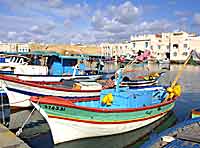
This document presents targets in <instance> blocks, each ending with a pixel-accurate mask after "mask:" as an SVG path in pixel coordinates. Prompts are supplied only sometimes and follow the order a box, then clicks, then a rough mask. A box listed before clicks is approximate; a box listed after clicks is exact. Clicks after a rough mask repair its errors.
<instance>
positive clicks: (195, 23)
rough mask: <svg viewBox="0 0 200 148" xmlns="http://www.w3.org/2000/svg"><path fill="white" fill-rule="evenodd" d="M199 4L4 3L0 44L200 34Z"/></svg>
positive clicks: (0, 4) (188, 0) (195, 0)
mask: <svg viewBox="0 0 200 148" xmlns="http://www.w3.org/2000/svg"><path fill="white" fill-rule="evenodd" d="M199 6H200V1H199V0H184V1H183V0H129V1H126V0H0V20H1V23H0V41H3V42H8V41H12V42H14V41H16V42H29V41H34V42H45V43H101V42H108V41H109V42H121V41H124V40H129V38H130V35H134V34H145V33H159V32H169V31H170V32H171V31H177V30H183V31H188V32H196V33H199V31H200V7H199Z"/></svg>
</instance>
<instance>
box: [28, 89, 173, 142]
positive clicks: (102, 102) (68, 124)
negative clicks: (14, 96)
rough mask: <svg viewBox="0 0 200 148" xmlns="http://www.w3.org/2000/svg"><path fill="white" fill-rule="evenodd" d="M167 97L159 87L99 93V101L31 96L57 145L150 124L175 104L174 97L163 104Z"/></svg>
mask: <svg viewBox="0 0 200 148" xmlns="http://www.w3.org/2000/svg"><path fill="white" fill-rule="evenodd" d="M166 95H167V92H166V89H165V88H164V87H161V86H151V87H147V88H142V89H141V88H138V89H129V88H127V87H125V88H119V89H106V90H102V91H101V97H100V98H99V97H93V98H82V99H80V98H79V99H78V98H77V99H73V100H69V99H68V100H65V99H63V98H58V97H53V96H46V97H31V102H32V103H33V105H34V106H35V107H36V108H37V109H38V111H39V112H40V113H41V114H42V115H43V116H44V117H45V118H46V120H47V122H48V123H49V126H50V129H51V132H52V135H53V139H54V143H55V144H57V143H62V142H65V141H70V140H75V139H80V138H86V137H97V136H105V135H113V134H119V133H124V132H128V131H131V130H135V129H138V128H141V127H144V126H146V125H148V124H150V123H153V122H154V121H157V120H158V119H160V118H161V117H163V116H164V115H166V114H167V113H168V112H169V111H170V110H172V108H173V107H174V105H175V100H176V97H174V98H173V99H170V100H167V101H164V102H163V100H164V99H165V97H166ZM63 133H64V134H63Z"/></svg>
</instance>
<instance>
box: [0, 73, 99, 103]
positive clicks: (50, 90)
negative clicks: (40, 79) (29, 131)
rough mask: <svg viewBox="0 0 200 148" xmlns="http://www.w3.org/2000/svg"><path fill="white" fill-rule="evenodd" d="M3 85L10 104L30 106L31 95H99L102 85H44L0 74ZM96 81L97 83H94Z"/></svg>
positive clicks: (77, 96) (69, 96)
mask: <svg viewBox="0 0 200 148" xmlns="http://www.w3.org/2000/svg"><path fill="white" fill-rule="evenodd" d="M0 81H1V87H2V88H3V89H4V90H5V92H6V93H7V95H8V98H9V102H10V106H16V107H29V106H31V103H30V101H29V98H30V96H47V95H48V96H49V95H50V96H59V97H63V98H66V99H69V98H70V99H72V98H82V97H84V98H85V97H97V96H99V92H100V90H101V89H102V86H101V85H100V84H99V85H97V83H95V82H85V83H84V82H82V83H81V85H82V86H84V87H81V86H80V85H74V83H72V84H69V85H68V86H66V85H57V84H55V85H43V84H40V83H33V82H27V81H23V80H20V79H17V78H14V77H9V76H5V75H0ZM94 83H95V84H94Z"/></svg>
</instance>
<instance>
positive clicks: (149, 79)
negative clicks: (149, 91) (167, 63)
mask: <svg viewBox="0 0 200 148" xmlns="http://www.w3.org/2000/svg"><path fill="white" fill-rule="evenodd" d="M164 74H165V72H160V73H150V74H149V75H146V76H138V77H136V78H135V79H129V77H123V79H122V82H121V84H120V85H121V86H129V87H144V86H152V85H155V84H158V81H159V79H160V78H161V76H162V75H164Z"/></svg>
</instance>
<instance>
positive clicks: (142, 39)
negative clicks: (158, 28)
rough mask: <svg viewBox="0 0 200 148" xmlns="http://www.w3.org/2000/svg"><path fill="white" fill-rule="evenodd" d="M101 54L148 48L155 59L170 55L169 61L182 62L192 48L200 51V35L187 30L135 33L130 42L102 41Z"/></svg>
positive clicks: (127, 52)
mask: <svg viewBox="0 0 200 148" xmlns="http://www.w3.org/2000/svg"><path fill="white" fill-rule="evenodd" d="M100 46H101V48H102V55H104V56H111V57H113V56H118V57H119V56H121V55H128V54H134V53H137V52H138V51H139V50H142V51H144V50H150V51H151V55H152V56H153V57H155V58H156V59H158V60H160V59H164V58H166V57H170V60H171V61H174V62H183V61H185V59H186V58H187V57H188V55H189V53H190V52H191V50H192V49H196V50H197V51H198V52H200V49H199V47H200V36H196V34H194V33H187V32H183V31H180V32H172V33H160V34H145V35H135V36H131V37H130V42H125V43H114V44H113V43H103V44H101V45H100Z"/></svg>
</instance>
